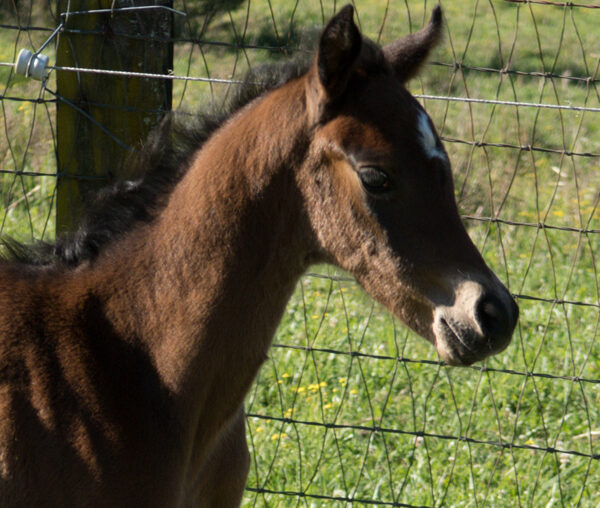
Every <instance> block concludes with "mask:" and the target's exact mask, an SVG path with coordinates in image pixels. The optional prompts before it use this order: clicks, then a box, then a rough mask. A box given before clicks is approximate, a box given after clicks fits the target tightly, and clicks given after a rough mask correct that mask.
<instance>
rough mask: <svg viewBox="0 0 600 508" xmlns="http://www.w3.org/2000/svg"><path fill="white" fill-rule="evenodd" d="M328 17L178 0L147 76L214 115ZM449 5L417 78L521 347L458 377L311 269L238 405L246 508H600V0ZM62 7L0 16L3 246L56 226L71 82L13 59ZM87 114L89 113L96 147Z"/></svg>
mask: <svg viewBox="0 0 600 508" xmlns="http://www.w3.org/2000/svg"><path fill="white" fill-rule="evenodd" d="M354 4H355V7H356V9H357V14H356V16H357V20H358V23H359V25H360V27H361V30H362V31H363V33H365V34H366V35H368V36H369V37H370V38H372V39H374V40H377V41H379V42H381V43H386V42H389V41H391V40H393V39H395V38H396V37H398V36H400V35H403V34H406V33H408V32H409V31H414V30H416V29H418V28H419V27H421V26H422V25H423V24H424V23H425V21H426V19H427V17H428V14H429V12H430V11H431V8H432V7H433V2H427V1H423V0H415V1H409V0H406V1H404V2H400V1H397V2H389V1H386V0H379V1H369V2H367V1H356V2H354ZM128 5H129V4H127V3H125V2H122V3H121V4H119V6H118V7H126V6H128ZM342 5H343V4H342V3H341V2H335V1H325V0H320V1H316V0H297V1H296V2H284V1H283V0H254V1H235V0H230V1H228V2H212V3H211V2H203V1H200V0H198V1H194V0H186V1H180V2H177V1H176V2H174V5H173V7H174V8H175V9H176V10H177V11H180V12H182V13H184V14H187V15H186V16H183V15H181V14H178V13H172V18H173V26H172V33H171V35H170V36H168V37H165V36H161V37H163V39H164V38H166V39H168V42H170V43H172V44H173V55H174V57H173V68H172V70H171V71H170V72H168V73H166V74H165V73H163V74H161V75H156V74H157V73H146V74H147V75H146V76H145V79H149V80H163V81H164V80H169V81H171V82H172V107H173V109H180V110H185V111H187V112H189V114H190V115H192V114H193V112H194V110H196V109H197V108H199V107H201V108H207V107H217V108H218V107H219V106H220V105H221V104H222V103H223V101H225V100H226V98H227V96H228V94H230V93H231V92H232V90H233V89H234V88H235V87H236V86H240V85H239V83H240V80H241V77H242V76H243V75H244V74H245V72H246V71H247V70H248V69H249V68H252V67H255V66H258V65H260V64H262V63H265V62H269V61H273V60H282V59H284V58H287V57H289V56H293V55H294V54H295V53H296V52H298V51H305V49H304V48H305V47H306V39H310V35H307V34H309V33H310V32H311V31H312V29H314V28H315V27H319V26H322V25H323V23H325V22H326V21H327V19H328V18H329V17H330V16H331V15H332V14H333V13H334V12H335V11H336V10H338V9H339V8H340V7H341V6H342ZM442 5H443V7H444V9H445V16H446V21H447V26H446V36H445V40H444V42H443V43H442V45H441V47H440V48H439V49H438V50H436V52H435V53H434V55H433V58H432V59H431V62H430V64H429V65H428V66H427V67H426V69H425V70H424V72H423V73H422V75H421V77H420V78H418V79H416V80H414V81H412V82H411V83H410V84H409V86H410V89H411V91H412V92H413V93H414V94H415V95H416V96H417V97H418V98H419V99H420V100H421V101H422V103H423V104H424V106H425V108H426V109H427V111H428V112H429V113H430V115H431V117H432V119H433V121H434V123H435V125H436V127H437V128H438V131H439V133H440V135H441V137H442V139H443V140H444V141H445V144H446V148H447V150H448V152H449V155H450V159H451V161H452V163H453V167H454V174H455V187H456V195H457V199H458V201H459V207H460V209H461V212H462V215H463V218H464V220H465V223H466V224H467V226H468V228H469V233H470V235H471V237H472V238H473V241H474V242H475V244H476V245H477V246H478V248H479V249H480V250H481V251H482V253H483V255H484V257H485V259H486V261H487V262H488V264H489V265H490V266H491V268H492V269H493V270H494V271H495V272H496V273H497V274H498V276H499V277H500V278H501V279H502V281H503V282H504V283H505V284H506V285H507V287H509V288H510V290H511V292H512V293H513V294H514V295H515V296H516V298H517V299H518V302H519V305H520V309H521V317H520V322H519V325H518V329H517V331H516V333H515V337H514V339H513V343H512V344H511V345H510V346H509V348H508V349H507V350H506V351H505V352H504V353H502V354H500V355H498V356H496V357H494V358H491V359H489V360H487V361H486V362H485V363H484V364H483V365H477V366H473V367H470V368H463V369H456V368H450V367H448V366H446V365H445V364H444V363H443V362H441V361H439V359H438V357H437V355H436V353H435V351H434V350H433V348H431V347H430V346H429V345H428V344H426V343H425V341H423V340H422V339H419V338H418V337H416V336H415V335H414V334H412V333H411V332H409V331H407V330H406V329H405V328H403V327H402V325H401V324H400V323H398V322H396V321H395V320H394V319H393V318H392V317H391V316H390V315H389V314H388V313H387V312H385V311H384V310H382V309H381V308H379V307H378V306H377V305H375V304H373V303H372V301H371V300H370V299H369V298H368V297H366V296H365V295H364V294H363V293H362V291H361V290H360V288H359V287H358V286H357V285H356V283H355V282H354V281H353V280H352V279H351V278H349V277H347V276H346V275H345V274H343V273H339V272H338V271H336V270H333V269H332V268H329V267H315V268H314V269H313V271H312V273H310V274H307V275H306V276H305V277H304V278H303V279H302V281H301V283H300V284H299V286H298V288H297V291H296V293H295V295H294V297H293V298H292V300H291V301H290V303H289V305H288V308H287V310H286V314H285V317H284V320H283V322H282V323H281V325H280V328H279V331H278V334H277V336H276V338H275V343H274V346H273V348H272V349H271V354H270V358H269V360H268V361H267V363H266V364H265V366H264V367H263V369H262V371H261V372H260V374H259V377H258V379H257V381H256V383H255V384H254V386H253V388H252V390H251V392H250V394H249V395H248V398H247V412H248V417H247V437H248V443H249V446H250V450H251V455H252V463H251V470H250V476H249V479H248V484H247V492H246V496H245V499H244V504H245V505H247V506H254V505H256V506H266V505H268V506H288V505H291V504H296V505H306V506H308V505H311V506H312V505H324V504H331V505H343V504H346V503H352V504H357V505H360V504H366V505H381V506H515V505H517V506H539V505H547V506H551V505H559V506H575V505H580V506H595V505H597V504H599V503H600V479H599V478H600V441H599V439H600V414H599V410H598V408H599V407H600V345H599V344H598V342H599V341H598V338H599V327H600V277H599V270H600V267H599V266H598V262H597V260H598V252H599V249H600V210H599V208H600V177H599V175H600V172H599V165H600V141H599V140H600V114H599V113H600V94H599V91H598V86H599V81H600V76H599V68H600V52H599V50H598V48H600V32H599V31H598V30H597V26H598V24H599V23H600V11H598V8H599V7H600V5H595V4H593V3H591V4H584V3H572V2H551V1H541V0H540V1H535V0H502V1H500V0H495V1H491V0H488V1H479V0H472V1H471V0H470V1H468V2H449V1H446V2H442ZM94 7H96V8H98V7H100V5H98V6H94ZM96 10H97V9H96ZM60 14H61V12H59V9H58V8H57V6H56V4H55V3H50V2H49V3H41V2H33V0H30V1H19V2H14V3H13V2H9V3H8V4H3V5H2V7H0V16H1V20H0V84H1V86H2V89H1V91H0V104H1V107H2V121H3V123H2V131H3V132H2V136H1V137H0V139H1V140H0V155H2V163H1V167H0V175H1V176H0V178H1V180H0V181H1V192H2V202H1V205H0V206H1V208H0V217H1V222H0V234H2V235H9V236H14V237H16V238H18V239H21V240H38V239H52V237H53V236H54V232H55V224H56V206H55V205H56V194H57V190H56V188H57V178H60V177H63V176H64V175H62V174H61V172H60V170H58V169H57V164H56V158H55V153H56V151H57V147H56V145H57V137H56V130H57V129H56V120H55V105H56V103H57V101H60V100H62V99H64V97H61V96H60V94H58V93H57V87H56V79H57V78H56V76H57V74H58V73H60V72H62V73H75V71H74V70H73V69H72V68H69V67H67V66H62V68H60V67H61V66H59V65H58V64H57V63H56V55H55V49H54V48H55V46H54V44H49V45H48V46H47V47H46V48H45V49H44V53H45V54H47V55H48V56H49V62H50V63H49V70H50V72H49V75H48V79H47V80H46V81H45V82H38V81H34V80H31V79H25V78H24V77H19V76H17V75H16V74H15V73H14V71H13V68H12V62H14V61H15V59H16V56H17V54H18V52H19V50H20V49H22V48H26V49H29V50H30V51H32V52H35V51H37V50H38V49H39V48H40V47H41V46H42V45H43V44H44V42H45V41H46V40H47V39H48V37H49V36H50V35H52V34H53V32H54V31H55V30H56V28H57V27H59V26H60V23H61V19H62V18H61V15H60ZM121 15H122V16H125V14H124V13H122V14H121ZM65 30H68V27H66V28H63V32H64V31H65ZM91 31H92V32H93V30H91ZM96 32H98V33H96V34H95V35H98V36H100V35H102V31H101V30H96ZM63 35H64V34H63ZM112 35H113V36H114V35H115V34H112ZM116 35H117V36H123V37H129V38H132V37H134V38H135V37H137V38H138V39H139V38H142V39H143V38H152V37H157V35H156V34H150V35H137V36H135V35H131V34H121V35H120V34H116ZM115 68H116V67H115ZM77 72H79V73H81V75H83V74H84V73H87V74H90V75H101V74H107V73H111V72H112V74H113V75H115V74H116V75H117V77H118V79H119V80H122V81H120V82H121V83H123V84H124V85H123V86H126V84H127V83H128V80H130V79H132V76H131V72H130V71H115V70H114V69H99V68H87V69H84V70H82V69H79V70H78V71H77ZM137 77H138V78H139V77H140V76H137ZM96 106H98V107H99V108H100V109H109V108H113V109H115V108H121V109H124V110H136V108H139V107H140V106H139V104H136V103H132V104H125V105H118V106H115V105H114V104H113V105H111V104H107V103H105V104H101V105H96ZM164 109H167V107H164ZM154 112H155V113H158V115H157V116H160V113H163V112H164V111H163V108H158V109H157V110H156V111H154ZM90 116H92V118H89V117H85V119H84V120H81V121H86V122H96V123H99V124H100V127H104V129H105V130H104V131H103V130H102V129H100V127H98V129H99V130H97V131H95V132H96V135H97V136H107V137H108V136H109V134H110V133H107V132H105V131H106V130H107V128H106V126H103V125H102V122H101V120H98V119H97V118H94V117H93V115H90ZM110 142H112V143H117V142H121V143H123V144H126V146H127V148H129V149H132V150H135V149H136V146H132V145H130V141H127V142H126V143H125V142H124V141H123V140H122V139H119V138H118V139H117V140H115V139H112V138H111V141H110ZM95 177H96V178H98V179H99V180H100V181H106V180H107V179H109V178H111V177H112V175H110V174H106V175H102V174H101V175H96V176H95ZM69 178H75V179H77V178H80V179H87V178H90V175H86V174H84V172H83V170H82V172H81V174H75V175H73V174H71V175H70V176H69Z"/></svg>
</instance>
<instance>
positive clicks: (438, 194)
mask: <svg viewBox="0 0 600 508" xmlns="http://www.w3.org/2000/svg"><path fill="white" fill-rule="evenodd" d="M352 15H353V10H352V7H351V6H347V7H345V8H343V9H342V10H341V11H340V12H339V13H338V14H337V15H336V16H335V17H334V18H333V19H332V20H331V21H330V22H329V24H328V25H327V27H326V28H325V30H324V32H323V34H322V35H321V38H320V41H319V45H318V48H317V52H316V56H315V58H314V59H313V60H312V61H311V62H310V64H309V65H307V66H306V67H304V68H297V67H296V68H294V67H290V68H288V71H287V73H286V74H284V77H283V78H281V79H280V80H279V82H277V81H276V82H274V83H271V85H270V86H266V87H264V88H263V89H262V90H255V92H257V96H256V97H255V98H253V99H252V100H246V101H241V102H242V103H243V102H247V103H246V104H245V105H243V106H241V107H240V108H238V109H237V110H236V111H234V112H233V113H231V115H230V117H229V118H228V119H227V120H226V121H224V122H222V124H221V125H220V126H219V127H218V128H215V129H214V132H212V133H211V134H210V135H208V134H206V132H205V131H202V132H200V131H194V130H190V131H189V132H188V134H187V136H184V137H183V138H181V134H179V136H180V137H179V138H177V139H176V141H174V142H173V143H174V144H173V146H171V147H169V145H168V143H169V139H171V140H172V139H173V138H174V136H176V135H177V133H174V132H172V131H170V130H169V129H168V128H167V127H168V126H167V127H165V129H164V130H165V131H166V132H165V135H164V136H163V137H162V138H158V140H155V142H154V145H153V147H154V148H152V147H150V148H149V150H151V151H150V152H149V153H150V155H149V156H148V158H147V159H146V160H147V161H151V162H152V163H153V164H154V166H155V167H154V168H150V170H149V175H150V176H148V177H147V178H146V180H144V181H142V182H137V183H127V184H123V185H122V186H121V187H119V188H117V189H116V190H112V191H108V193H107V194H106V196H105V197H104V198H103V199H104V201H101V203H103V204H104V205H106V207H107V210H112V212H110V211H109V212H106V211H104V212H103V211H102V210H101V211H98V212H96V214H95V215H92V216H91V218H89V219H88V222H87V223H86V225H85V226H84V228H83V229H81V230H80V231H79V232H78V233H76V234H75V236H74V237H72V238H71V239H68V240H61V241H59V243H58V244H57V245H56V246H55V247H54V253H55V254H56V256H55V259H53V260H38V262H37V263H33V262H31V261H29V262H28V261H27V260H25V259H24V258H23V256H19V255H18V253H17V254H16V255H13V259H10V260H4V261H2V262H0V506H2V507H4V508H8V507H22V506H27V507H32V506H36V507H41V506H61V507H64V506H94V507H96V506H97V507H133V506H144V507H151V506H157V507H176V506H192V505H193V506H236V505H238V504H239V502H240V499H241V496H242V492H243V488H244V485H245V481H246V474H247V470H248V463H249V457H248V451H247V447H246V444H245V438H244V415H243V409H242V404H243V400H244V396H245V394H246V392H247V390H248V388H249V386H250V384H251V383H252V380H253V379H254V377H255V375H256V373H257V371H258V369H259V367H260V365H261V364H262V363H263V361H264V360H265V358H266V355H267V352H268V350H269V345H270V343H271V340H272V337H273V334H274V333H275V330H276V327H277V324H278V322H279V320H280V318H281V315H282V313H283V311H284V308H285V305H286V302H287V301H288V298H289V297H290V295H291V293H292V291H293V289H294V286H295V284H296V283H297V281H298V278H299V277H300V275H301V274H302V273H303V272H304V271H305V270H306V269H307V267H308V266H309V265H311V264H312V263H317V262H329V263H333V264H335V265H337V266H339V267H341V268H343V269H344V270H347V271H349V272H350V273H352V274H353V275H354V276H355V277H356V279H357V280H358V281H359V282H360V284H361V285H362V286H363V287H364V288H365V289H366V291H367V292H368V293H369V294H371V295H372V296H373V297H374V298H375V299H377V300H378V301H379V302H381V303H382V304H384V305H385V306H387V307H388V308H389V309H390V310H391V311H392V312H393V313H394V314H395V315H396V316H399V317H400V318H401V319H402V320H403V321H404V322H405V323H406V324H407V325H408V326H410V327H411V328H413V329H414V330H415V331H416V332H418V333H419V334H421V335H422V336H423V337H425V338H427V339H428V340H429V341H430V342H431V343H432V344H434V346H435V347H436V348H437V351H438V352H439V355H440V356H441V358H442V359H443V360H444V361H446V362H447V363H449V364H452V365H468V364H470V363H472V362H475V361H478V360H481V359H483V358H485V357H486V356H488V355H490V354H493V353H497V352H499V351H501V350H502V349H504V348H505V347H506V346H507V344H508V343H509V341H510V338H511V335H512V331H513V329H514V326H515V322H516V320H517V315H518V308H517V306H516V305H515V303H514V301H513V299H512V298H511V296H510V294H509V293H508V292H507V290H506V289H505V287H504V286H503V285H502V284H501V283H500V282H499V281H498V279H497V278H496V277H495V276H494V274H493V273H492V272H491V271H490V270H489V268H488V267H487V266H486V264H485V262H484V261H483V260H482V258H481V256H480V254H479V253H478V252H477V250H476V248H475V247H474V246H473V244H472V242H471V241H470V239H469V237H468V236H467V234H466V232H465V230H464V228H463V226H462V224H461V221H460V218H459V215H458V212H457V208H456V204H455V200H454V192H453V185H452V176H451V172H450V164H449V161H448V157H447V155H446V152H445V150H444V148H443V146H442V144H441V142H440V140H439V138H438V136H437V135H436V133H435V130H434V128H433V126H432V123H431V121H430V119H429V117H428V116H427V114H426V113H425V112H424V110H423V109H422V108H421V106H420V105H419V103H418V102H417V101H416V100H415V99H414V98H413V97H412V96H411V95H410V94H409V93H408V91H407V90H406V88H405V87H404V83H405V82H406V81H407V80H408V79H410V78H411V77H412V76H413V75H414V74H415V73H416V72H417V70H418V68H419V67H420V65H421V64H422V62H423V61H424V59H425V58H426V56H427V54H428V53H429V51H430V49H431V48H432V47H433V46H434V44H435V43H436V42H437V40H438V39H439V38H440V32H441V28H442V15H441V10H440V8H439V7H438V8H436V9H435V10H434V12H433V16H432V19H431V21H430V23H429V25H428V26H427V27H425V28H424V29H423V30H421V31H420V32H417V33H415V34H413V35H410V36H408V37H405V38H403V39H399V40H398V41H396V42H394V43H392V44H390V45H388V46H385V47H383V48H379V47H377V46H376V45H375V44H373V43H371V42H369V41H368V40H365V39H363V38H362V37H361V35H360V33H359V31H358V29H357V28H356V26H355V24H354V22H353V20H352ZM289 69H292V70H291V71H289ZM258 92H261V93H258ZM246 99H248V98H246ZM182 140H183V141H182ZM190 140H191V141H194V140H195V145H194V146H193V147H191V148H190V149H186V150H184V152H183V153H171V152H173V150H175V148H174V147H176V146H179V145H181V144H182V143H183V144H184V145H185V144H186V143H187V144H189V142H190ZM162 166H165V167H166V168H167V169H170V170H172V174H173V175H175V176H173V177H171V179H169V178H167V177H164V178H163V177H160V176H156V175H157V174H158V173H157V172H156V170H157V168H159V169H160V167H162ZM163 169H164V168H163ZM128 200H131V203H132V204H131V205H128V204H123V203H124V202H127V201H128ZM104 205H103V206H104ZM110 207H112V208H110ZM111 213H112V215H111ZM123 213H125V214H126V215H127V214H128V216H130V218H131V221H130V223H129V224H123V222H124V219H123ZM13 250H16V249H13Z"/></svg>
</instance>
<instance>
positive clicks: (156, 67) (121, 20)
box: [56, 0, 173, 234]
mask: <svg viewBox="0 0 600 508" xmlns="http://www.w3.org/2000/svg"><path fill="white" fill-rule="evenodd" d="M132 5H133V6H134V7H144V6H145V7H148V6H150V5H151V6H157V5H160V6H167V7H171V6H172V1H171V0H160V1H154V0H138V1H135V2H131V1H128V2H125V1H116V2H115V1H114V0H95V1H93V2H90V1H89V0H58V12H59V13H67V11H68V12H69V14H67V15H66V18H64V19H66V24H65V29H64V30H63V32H62V33H61V34H60V38H59V42H58V47H57V55H56V62H57V67H78V68H82V69H101V70H113V71H125V72H145V73H153V74H167V73H168V72H169V70H170V69H172V68H173V42H172V27H173V19H172V16H173V15H172V13H171V12H170V11H168V10H167V9H163V8H156V7H152V8H149V9H148V8H146V9H143V8H142V9H123V8H125V7H127V8H131V7H132ZM120 9H123V10H120ZM99 10H104V12H98V11H99ZM94 11H96V12H94ZM56 81H57V95H58V101H57V122H56V135H57V152H58V153H57V159H58V174H59V178H58V190H57V199H56V207H57V208H56V229H57V234H59V233H61V232H63V231H68V230H71V229H73V227H74V226H75V225H76V224H77V219H78V217H79V216H80V214H81V212H82V208H83V203H84V201H85V200H87V199H89V197H90V196H91V194H93V192H94V191H95V190H97V189H98V188H99V187H101V186H103V185H106V184H107V183H108V182H110V180H111V179H112V178H114V177H115V176H117V175H118V174H120V173H122V172H123V170H124V169H125V168H124V163H125V161H126V159H127V156H128V155H129V154H130V153H131V152H132V150H135V149H136V148H139V145H140V142H141V141H143V140H144V139H145V138H146V136H147V135H148V133H149V131H150V130H151V129H152V128H153V127H154V126H155V125H156V124H157V123H158V122H159V121H160V119H161V117H162V116H163V115H164V113H165V112H166V111H168V110H170V109H171V97H172V81H171V80H168V79H150V78H134V77H131V76H123V75H107V74H101V73H97V72H84V71H81V72H74V71H68V70H62V71H61V70H58V71H57V77H56Z"/></svg>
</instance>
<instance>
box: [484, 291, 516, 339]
mask: <svg viewBox="0 0 600 508" xmlns="http://www.w3.org/2000/svg"><path fill="white" fill-rule="evenodd" d="M508 314H509V313H508V309H507V308H506V306H504V305H503V304H502V302H501V301H500V300H499V299H498V298H497V297H495V296H493V295H486V296H484V297H483V298H481V300H479V302H478V303H477V309H476V314H475V315H476V318H477V321H478V322H479V325H480V326H481V331H482V332H483V334H484V335H486V336H488V337H503V336H505V335H507V334H509V333H510V332H511V331H512V329H511V330H509V327H510V321H511V317H510V316H509V315H508Z"/></svg>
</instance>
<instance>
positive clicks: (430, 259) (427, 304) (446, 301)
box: [300, 6, 518, 365]
mask: <svg viewBox="0 0 600 508" xmlns="http://www.w3.org/2000/svg"><path fill="white" fill-rule="evenodd" d="M352 15H353V10H352V7H351V6H347V7H345V8H344V9H342V10H341V11H340V12H339V13H338V14H337V15H336V16H335V17H334V18H333V19H332V20H331V21H330V22H329V24H328V25H327V27H326V28H325V30H324V32H323V34H322V36H321V39H320V42H319V47H318V50H317V55H316V58H315V61H314V64H313V65H312V67H311V69H310V70H309V71H308V74H307V75H306V78H305V83H306V104H307V110H308V115H309V122H311V125H312V138H311V139H312V144H311V147H310V156H309V158H308V159H307V162H306V163H305V165H304V167H303V169H302V171H301V174H300V180H301V188H302V189H303V192H304V193H305V195H306V199H307V201H308V202H309V207H308V208H309V212H308V213H309V215H310V222H311V225H312V228H313V229H314V232H315V236H316V238H317V242H316V243H317V247H316V249H317V250H318V252H317V255H320V256H321V258H325V259H326V260H328V261H330V262H332V263H334V264H337V265H339V266H340V267H342V268H344V269H345V270H348V271H349V272H351V273H352V274H353V275H354V276H355V277H356V278H357V280H358V281H359V282H360V283H361V284H362V285H363V286H364V287H365V289H366V290H367V291H368V292H369V293H370V294H371V295H372V296H374V297H375V298H376V299H378V300H379V301H380V302H381V303H383V304H384V305H386V306H387V307H388V308H389V309H391V310H392V311H393V312H394V313H395V314H396V315H397V316H399V317H400V318H401V319H402V320H403V321H404V322H405V323H406V324H407V325H408V326H410V327H411V328H413V329H414V330H415V331H416V332H417V333H419V334H420V335H422V336H423V337H426V338H427V339H428V340H429V341H430V342H431V343H433V344H434V345H435V347H436V348H437V351H438V352H439V354H440V356H441V357H442V359H443V360H445V361H446V362H448V363H449V364H453V365H468V364H471V363H472V362H475V361H478V360H481V359H483V358H485V357H486V356H488V355H491V354H493V353H497V352H499V351H501V350H503V349H504V348H505V347H506V346H507V345H508V343H509V341H510V338H511V335H512V332H513V329H514V327H515V324H516V320H517V316H518V307H517V306H516V304H515V302H514V300H513V299H512V297H511V295H510V294H509V293H508V291H507V290H506V288H505V287H504V286H503V285H502V284H501V283H500V281H499V280H498V279H497V278H496V276H495V275H494V274H493V273H492V271H491V270H490V269H489V268H488V267H487V265H486V264H485V262H484V261H483V259H482V257H481V255H480V254H479V252H478V251H477V249H476V248H475V246H474V245H473V243H472V242H471V240H470V239H469V237H468V235H467V233H466V231H465V229H464V227H463V225H462V222H461V220H460V217H459V214H458V210H457V206H456V202H455V198H454V188H453V181H452V173H451V170H450V161H449V160H448V156H447V154H446V151H445V149H444V147H443V145H442V143H441V141H440V139H439V137H438V135H437V134H436V131H435V129H434V127H433V124H432V122H431V120H430V119H429V116H428V115H427V113H426V112H425V111H424V110H423V108H422V107H421V105H420V104H419V103H418V102H417V101H416V100H415V98H414V97H413V96H412V95H411V94H410V93H409V92H408V91H407V89H406V88H405V86H404V84H405V82H406V81H407V80H408V79H410V78H411V77H412V76H414V75H415V73H416V72H417V71H418V69H419V67H420V65H421V64H422V63H423V61H424V59H425V58H426V57H427V55H428V53H429V51H430V49H431V48H432V47H433V46H434V45H435V44H436V42H437V41H438V40H439V38H440V34H441V30H442V13H441V9H440V8H439V7H437V8H436V9H435V10H434V12H433V15H432V18H431V20H430V22H429V24H428V26H426V27H425V28H424V29H422V30H421V31H420V32H417V33H415V34H412V35H410V36H407V37H404V38H402V39H399V40H397V41H396V42H394V43H392V44H390V45H388V46H385V47H383V48H379V47H377V46H376V45H375V44H373V43H371V42H370V41H367V40H364V39H363V38H362V37H361V34H360V33H359V31H358V29H357V27H356V25H355V24H354V22H353V20H352Z"/></svg>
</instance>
